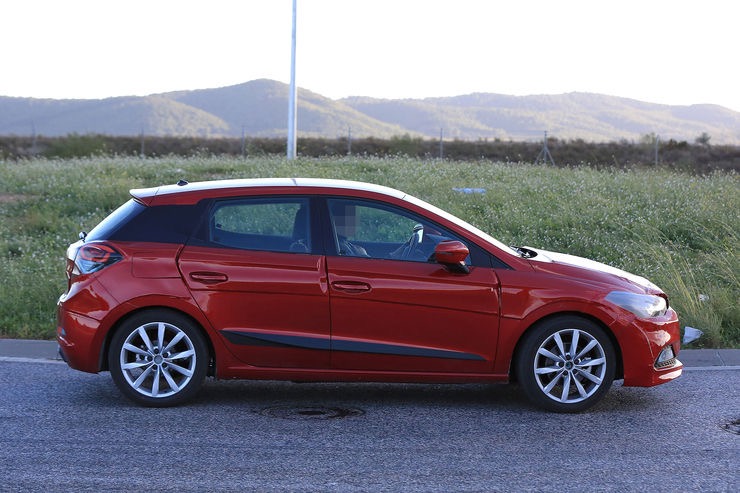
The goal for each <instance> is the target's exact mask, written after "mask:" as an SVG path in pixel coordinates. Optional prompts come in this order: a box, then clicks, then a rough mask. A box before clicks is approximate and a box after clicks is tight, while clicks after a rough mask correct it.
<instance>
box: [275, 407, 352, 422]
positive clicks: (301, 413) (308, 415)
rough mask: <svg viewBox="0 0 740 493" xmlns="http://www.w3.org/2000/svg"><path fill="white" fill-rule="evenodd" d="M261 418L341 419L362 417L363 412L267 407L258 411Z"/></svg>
mask: <svg viewBox="0 0 740 493" xmlns="http://www.w3.org/2000/svg"><path fill="white" fill-rule="evenodd" d="M260 414H261V415H263V416H269V417H271V418H282V419H304V420H316V419H341V418H349V417H352V416H362V415H363V414H365V411H363V410H362V409H353V408H345V407H324V406H299V407H296V406H276V407H268V408H265V409H263V410H262V411H260Z"/></svg>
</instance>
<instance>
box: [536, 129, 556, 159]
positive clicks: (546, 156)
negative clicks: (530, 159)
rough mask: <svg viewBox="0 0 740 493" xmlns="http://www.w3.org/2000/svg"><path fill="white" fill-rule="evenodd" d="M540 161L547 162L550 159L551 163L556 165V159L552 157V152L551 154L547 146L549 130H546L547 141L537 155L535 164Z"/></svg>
mask: <svg viewBox="0 0 740 493" xmlns="http://www.w3.org/2000/svg"><path fill="white" fill-rule="evenodd" d="M540 161H542V162H543V163H545V164H547V162H548V161H549V162H550V164H552V165H553V166H555V160H554V159H553V158H552V154H550V150H549V149H548V148H547V131H545V143H544V145H543V146H542V150H541V151H540V153H539V154H538V155H537V159H535V160H534V164H538V163H539V162H540Z"/></svg>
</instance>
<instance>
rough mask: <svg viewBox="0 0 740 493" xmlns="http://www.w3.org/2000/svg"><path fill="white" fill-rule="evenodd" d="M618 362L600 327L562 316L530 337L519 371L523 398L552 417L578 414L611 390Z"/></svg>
mask: <svg viewBox="0 0 740 493" xmlns="http://www.w3.org/2000/svg"><path fill="white" fill-rule="evenodd" d="M615 359H616V358H615V354H614V349H613V346H612V343H611V341H610V340H609V338H608V336H607V335H606V333H605V332H604V331H603V329H601V327H599V326H598V325H597V324H595V323H593V322H591V321H590V320H587V319H584V318H581V317H576V316H560V317H556V318H552V319H549V320H546V321H545V322H543V323H542V324H540V325H539V326H537V327H534V328H533V330H532V331H531V332H530V333H529V334H528V335H527V337H526V338H525V339H524V341H523V342H522V345H521V348H520V351H519V355H518V359H517V366H516V371H517V377H518V379H519V383H520V384H521V386H522V389H523V390H524V393H525V394H526V395H527V397H529V398H530V399H531V400H532V401H533V402H534V403H535V404H537V405H539V406H541V407H543V408H545V409H548V410H551V411H559V412H578V411H583V410H584V409H587V408H589V407H591V406H592V405H594V404H595V403H596V402H597V401H598V400H599V399H601V397H602V396H603V395H604V394H605V393H606V392H607V391H608V390H609V387H611V384H612V381H613V380H614V373H615V366H616V365H615Z"/></svg>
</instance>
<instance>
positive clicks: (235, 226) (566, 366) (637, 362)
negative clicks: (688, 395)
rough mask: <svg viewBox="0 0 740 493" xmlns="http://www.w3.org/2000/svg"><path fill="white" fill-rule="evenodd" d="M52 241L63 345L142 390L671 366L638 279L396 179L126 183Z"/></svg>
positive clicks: (570, 379) (654, 381)
mask: <svg viewBox="0 0 740 493" xmlns="http://www.w3.org/2000/svg"><path fill="white" fill-rule="evenodd" d="M131 196H132V198H131V200H129V201H128V202H126V203H125V204H123V205H122V206H121V207H120V208H119V209H117V210H116V211H115V212H113V213H112V214H111V215H110V216H108V217H107V218H106V219H105V220H103V221H102V222H101V223H100V224H99V225H98V226H97V227H95V228H94V229H93V230H92V231H90V233H89V234H84V233H82V234H81V235H80V237H81V239H80V241H78V242H76V243H74V244H72V245H71V246H70V247H69V249H68V251H67V275H68V278H69V283H68V288H67V291H66V292H65V293H64V294H63V295H62V296H61V297H60V299H59V302H58V327H57V334H58V341H59V346H60V351H61V354H62V356H63V357H64V359H65V361H67V363H68V364H69V366H71V367H72V368H75V369H78V370H82V371H86V372H93V373H96V372H100V371H105V370H109V371H110V373H111V375H112V377H113V380H114V381H115V383H116V385H117V386H118V387H119V388H120V390H121V391H122V393H123V394H124V395H126V396H127V397H129V398H131V399H132V400H134V401H135V402H137V403H139V404H142V405H147V406H170V405H175V404H179V403H182V402H184V401H186V400H188V399H190V398H192V397H193V396H194V395H195V394H196V392H197V391H198V389H199V388H200V387H201V385H202V383H203V381H204V379H205V377H206V376H207V375H210V376H213V377H215V378H219V379H232V378H244V379H270V380H292V381H383V382H449V383H455V382H508V381H512V380H514V381H517V382H518V383H519V385H520V386H521V388H522V390H523V391H524V393H525V394H526V395H527V396H528V397H529V398H530V399H531V400H532V401H533V402H534V403H535V404H537V405H539V406H541V407H543V408H546V409H549V410H553V411H564V412H574V411H581V410H583V409H586V408H588V407H590V406H592V405H593V404H594V403H596V402H597V401H598V400H599V399H600V398H601V397H602V396H603V395H604V393H606V392H607V391H608V389H609V387H610V386H611V384H612V381H613V380H614V379H623V380H624V385H627V386H653V385H658V384H661V383H664V382H667V381H669V380H671V379H674V378H676V377H678V376H679V375H681V371H682V368H683V365H682V364H681V362H680V361H679V360H678V359H677V355H678V351H679V344H680V343H679V324H678V319H677V316H676V313H675V312H674V311H673V310H672V309H671V308H670V307H669V306H668V298H667V296H666V295H665V293H663V292H662V291H661V290H660V289H658V288H657V287H656V286H655V285H653V284H651V283H650V282H649V281H647V280H645V279H643V278H641V277H637V276H634V275H632V274H629V273H627V272H624V271H620V270H618V269H614V268H611V267H608V266H606V265H604V264H600V263H597V262H594V261H589V260H586V259H583V258H579V257H574V256H570V255H564V254H559V253H552V252H545V251H540V250H535V249H532V248H510V247H507V246H506V245H503V244H502V243H500V242H499V241H497V240H495V239H493V238H491V237H490V236H488V235H487V234H485V233H484V232H482V231H480V230H478V229H476V228H475V227H473V226H471V225H469V224H467V223H465V222H464V221H462V220H460V219H458V218H456V217H454V216H452V215H450V214H448V213H446V212H444V211H442V210H440V209H438V208H436V207H434V206H432V205H430V204H427V203H425V202H423V201H421V200H419V199H416V198H414V197H410V196H408V195H406V194H405V193H403V192H400V191H397V190H393V189H390V188H386V187H381V186H376V185H371V184H367V183H358V182H348V181H338V180H318V179H300V178H298V179H258V180H226V181H213V182H202V183H187V182H184V181H181V182H180V183H178V184H177V185H171V186H162V187H157V188H148V189H141V190H132V191H131Z"/></svg>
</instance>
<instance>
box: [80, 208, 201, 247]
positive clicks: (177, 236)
mask: <svg viewBox="0 0 740 493" xmlns="http://www.w3.org/2000/svg"><path fill="white" fill-rule="evenodd" d="M202 210H203V207H202V206H201V205H160V206H155V207H146V206H144V205H141V204H140V203H138V202H136V201H135V200H133V199H132V200H129V201H128V202H126V203H125V204H123V205H122V206H121V207H119V208H118V209H116V210H115V211H114V212H113V213H112V214H111V215H109V216H108V217H107V218H105V219H104V220H103V221H102V222H101V223H100V224H99V225H97V226H96V227H95V228H94V229H93V230H92V231H91V232H90V234H88V236H87V240H88V241H91V240H115V241H148V242H153V243H185V242H186V241H187V239H188V238H189V237H190V235H191V233H192V232H193V229H194V228H195V227H196V226H197V224H198V223H199V222H200V218H201V217H202V212H201V211H202Z"/></svg>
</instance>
